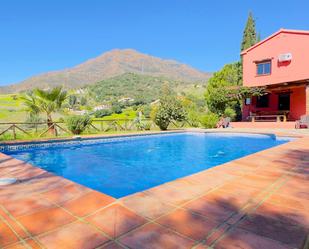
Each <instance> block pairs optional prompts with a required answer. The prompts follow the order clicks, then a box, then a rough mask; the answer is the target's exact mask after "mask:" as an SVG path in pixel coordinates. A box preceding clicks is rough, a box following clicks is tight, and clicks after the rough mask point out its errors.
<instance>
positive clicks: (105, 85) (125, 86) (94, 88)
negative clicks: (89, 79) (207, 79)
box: [85, 73, 202, 103]
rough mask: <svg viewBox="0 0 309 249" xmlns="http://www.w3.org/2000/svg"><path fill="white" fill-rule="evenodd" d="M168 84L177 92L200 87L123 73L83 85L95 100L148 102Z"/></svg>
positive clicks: (159, 77)
mask: <svg viewBox="0 0 309 249" xmlns="http://www.w3.org/2000/svg"><path fill="white" fill-rule="evenodd" d="M165 85H169V86H171V87H172V88H173V90H174V91H175V92H177V93H180V92H183V91H186V90H188V89H192V88H195V87H201V86H202V85H197V84H194V83H193V82H187V81H181V80H171V79H168V78H166V77H164V76H150V75H144V74H136V73H125V74H122V75H118V76H115V77H112V78H109V79H105V80H102V81H100V82H97V83H95V84H91V85H89V86H87V87H85V90H86V91H85V92H87V93H88V94H89V96H90V99H94V100H95V101H97V102H99V103H100V102H103V101H105V100H113V99H116V100H117V99H118V100H119V99H120V98H126V97H129V98H133V99H135V100H136V101H142V102H144V103H150V102H152V101H154V100H156V99H158V98H159V96H160V95H161V91H162V89H163V86H165Z"/></svg>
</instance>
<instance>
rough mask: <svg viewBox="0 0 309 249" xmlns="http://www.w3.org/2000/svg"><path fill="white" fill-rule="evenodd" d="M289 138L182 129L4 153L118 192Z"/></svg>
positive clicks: (115, 194)
mask: <svg viewBox="0 0 309 249" xmlns="http://www.w3.org/2000/svg"><path fill="white" fill-rule="evenodd" d="M288 141H289V139H288V138H280V139H278V138H277V137H275V136H269V135H253V134H236V133H235V134H234V133H233V134H230V133H192V132H190V133H189V132H185V133H170V134H160V135H143V136H130V137H119V138H109V139H106V138H100V139H90V140H81V141H70V142H66V143H61V142H57V143H45V144H34V145H33V146H32V147H31V146H24V147H23V146H17V147H14V149H13V150H10V149H8V150H7V151H5V153H6V154H9V155H11V156H12V157H14V158H17V159H20V160H23V161H26V162H29V163H31V164H32V165H35V166H37V167H40V168H42V169H45V170H46V171H49V172H53V173H54V174H56V175H59V176H63V177H65V178H67V179H70V180H72V181H74V182H77V183H80V184H82V185H85V186H87V187H90V188H92V189H95V190H98V191H101V192H103V193H105V194H108V195H111V196H113V197H115V198H119V197H123V196H126V195H129V194H133V193H136V192H139V191H143V190H145V189H148V188H151V187H154V186H157V185H160V184H162V183H165V182H168V181H172V180H175V179H177V178H180V177H184V176H187V175H190V174H193V173H196V172H199V171H202V170H205V169H208V168H211V167H214V166H217V165H220V164H222V163H225V162H228V161H231V160H234V159H237V158H240V157H243V156H246V155H249V154H252V153H254V152H257V151H260V150H264V149H267V148H270V147H273V146H277V145H280V144H283V143H286V142H288ZM27 147H29V148H27Z"/></svg>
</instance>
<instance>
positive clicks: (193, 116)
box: [188, 110, 200, 127]
mask: <svg viewBox="0 0 309 249" xmlns="http://www.w3.org/2000/svg"><path fill="white" fill-rule="evenodd" d="M188 123H189V124H190V126H192V127H199V125H200V114H199V113H198V112H197V111H196V110H189V111H188Z"/></svg>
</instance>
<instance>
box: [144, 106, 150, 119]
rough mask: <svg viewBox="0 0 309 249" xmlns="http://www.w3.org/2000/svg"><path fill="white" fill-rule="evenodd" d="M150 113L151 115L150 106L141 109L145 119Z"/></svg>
mask: <svg viewBox="0 0 309 249" xmlns="http://www.w3.org/2000/svg"><path fill="white" fill-rule="evenodd" d="M150 113H151V106H150V105H145V106H144V108H143V114H144V116H145V118H150Z"/></svg>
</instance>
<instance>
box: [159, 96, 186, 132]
mask: <svg viewBox="0 0 309 249" xmlns="http://www.w3.org/2000/svg"><path fill="white" fill-rule="evenodd" d="M186 117H187V114H186V111H185V109H184V107H183V105H182V104H181V101H180V100H179V99H177V98H176V96H174V95H165V96H163V97H162V98H161V99H160V105H159V106H158V108H157V110H156V113H155V115H154V122H155V124H156V125H158V126H159V128H160V129H161V130H166V129H167V127H168V126H169V124H170V123H171V122H172V121H173V120H174V121H183V120H185V119H186Z"/></svg>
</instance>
